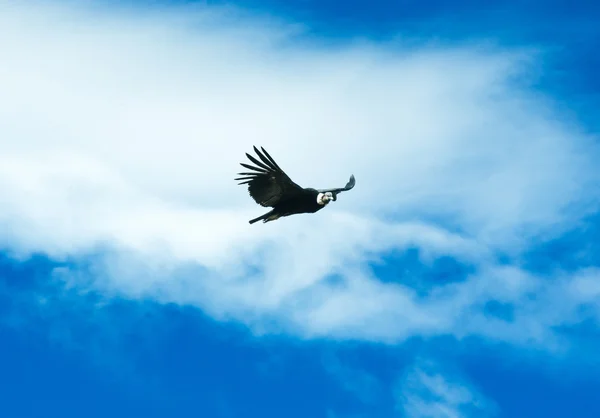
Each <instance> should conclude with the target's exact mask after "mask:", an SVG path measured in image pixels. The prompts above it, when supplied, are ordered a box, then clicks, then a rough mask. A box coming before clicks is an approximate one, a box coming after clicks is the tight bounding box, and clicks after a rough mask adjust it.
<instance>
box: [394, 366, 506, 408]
mask: <svg viewBox="0 0 600 418" xmlns="http://www.w3.org/2000/svg"><path fill="white" fill-rule="evenodd" d="M396 399H397V402H398V404H397V408H398V409H399V410H400V411H402V412H403V414H402V415H401V416H403V417H406V418H438V417H439V418H462V417H471V416H473V417H475V416H476V417H490V416H494V415H495V414H496V412H497V411H498V409H497V406H496V405H495V403H494V402H493V401H491V400H489V399H487V398H486V397H484V396H483V395H482V394H480V393H478V392H477V391H476V390H475V388H473V387H471V385H470V384H468V383H467V382H465V381H464V379H461V378H459V377H458V376H454V377H453V378H449V377H448V375H447V373H442V372H441V371H440V370H439V366H438V365H435V364H434V363H432V362H425V361H422V360H419V361H417V362H416V364H415V365H414V367H411V368H410V369H409V370H408V371H407V372H406V373H405V376H404V377H403V378H402V379H401V381H400V382H399V383H398V389H397V393H396Z"/></svg>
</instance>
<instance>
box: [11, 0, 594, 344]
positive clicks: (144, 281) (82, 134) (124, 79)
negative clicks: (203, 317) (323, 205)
mask: <svg viewBox="0 0 600 418" xmlns="http://www.w3.org/2000/svg"><path fill="white" fill-rule="evenodd" d="M300 29H301V27H299V26H294V25H292V26H288V25H286V24H284V23H281V22H274V21H269V20H266V19H261V18H258V17H256V16H252V15H244V14H241V13H238V12H237V11H233V10H232V9H217V8H208V9H205V8H194V9H190V10H186V9H183V10H175V11H168V10H166V9H165V10H158V9H157V10H152V11H150V12H146V13H144V14H142V13H141V12H138V11H137V10H135V9H131V10H128V11H124V10H117V9H107V8H102V7H95V8H89V9H88V6H81V5H80V6H79V7H78V8H76V7H75V6H72V5H71V6H69V7H67V6H66V3H65V6H64V7H63V6H59V5H57V4H54V5H48V4H45V3H44V4H42V3H38V4H34V3H32V2H28V3H27V4H25V3H24V2H21V3H15V2H10V1H9V2H7V1H1V2H0V50H1V51H2V61H3V65H2V66H0V92H1V94H0V114H2V115H3V117H2V118H1V119H0V132H2V136H1V137H0V146H1V147H2V152H1V153H0V224H1V225H2V227H3V230H4V231H5V233H3V234H2V238H1V239H2V240H3V242H2V244H3V245H4V246H5V247H7V248H9V249H11V250H13V251H20V252H23V253H27V252H29V251H44V252H46V253H48V254H50V255H51V256H54V257H62V256H66V255H71V256H77V255H82V254H84V255H85V254H90V253H94V252H95V251H97V250H98V249H99V248H102V249H103V250H107V252H106V253H105V254H104V256H103V257H100V258H99V262H98V266H97V267H98V270H97V274H96V280H97V281H96V286H98V288H99V289H102V290H104V291H107V292H108V291H116V292H120V293H123V294H125V295H127V296H129V297H139V296H143V295H151V296H152V297H155V298H158V299H159V300H162V301H174V302H177V303H187V304H192V305H195V306H198V307H199V308H202V309H204V310H206V311H207V312H208V313H209V314H211V315H213V316H214V317H217V318H233V319H235V320H239V321H243V322H246V323H248V324H250V325H252V327H253V328H254V330H255V331H256V332H268V331H269V330H271V329H272V327H275V328H277V329H279V328H280V327H284V329H285V330H287V331H290V332H296V333H299V334H301V335H305V336H332V337H339V338H347V337H351V338H368V339H374V340H384V341H395V340H398V339H402V338H405V337H407V336H410V335H413V334H415V333H417V334H431V333H433V334H436V333H448V332H450V333H455V334H456V335H462V333H467V334H476V335H484V336H490V337H493V338H500V339H510V340H516V341H523V340H528V339H529V338H530V332H531V331H532V330H533V329H534V328H536V329H537V328H539V333H540V335H546V334H545V333H548V332H550V330H549V329H548V328H547V324H548V322H547V321H546V322H545V321H543V320H542V319H543V315H542V316H539V317H536V318H534V319H531V320H530V321H533V322H531V323H530V322H528V321H529V320H523V321H522V322H519V321H517V322H516V324H517V325H514V324H513V325H510V324H509V325H506V324H504V323H498V324H495V322H493V321H492V320H490V319H489V318H486V317H485V316H482V315H479V316H478V315H476V314H481V309H480V306H481V305H482V304H483V303H485V301H486V300H489V299H493V298H504V299H506V300H508V301H509V302H515V303H519V302H520V301H522V300H525V298H526V294H527V291H528V290H527V289H530V288H531V287H533V288H536V289H539V288H540V287H539V286H540V284H539V280H537V279H536V278H535V277H531V275H530V274H528V273H527V272H523V271H520V270H519V269H518V268H512V269H504V268H500V267H497V266H495V265H494V255H495V254H496V252H498V251H502V252H504V253H508V254H509V255H510V254H512V255H518V254H519V253H520V251H521V250H523V249H526V248H527V247H528V245H529V243H530V239H532V238H533V237H538V236H544V235H545V234H546V235H547V234H549V235H552V234H557V233H559V232H560V231H562V230H563V229H565V228H568V227H569V226H571V225H573V223H574V222H576V221H577V220H579V219H580V218H581V217H582V216H583V215H584V214H585V213H586V212H587V211H590V210H594V209H595V208H596V203H597V197H598V194H597V192H596V186H595V184H597V181H598V177H599V176H600V173H599V172H598V170H596V169H595V160H596V158H597V156H598V150H597V149H596V147H595V145H594V143H593V139H594V138H590V137H587V136H585V135H584V134H583V133H582V132H580V131H579V130H578V129H577V127H576V126H573V125H572V124H570V123H568V122H567V121H563V120H561V117H560V114H559V113H558V111H556V110H555V109H553V107H552V104H551V103H550V102H548V101H546V100H545V99H544V98H543V97H541V96H540V95H538V94H537V93H534V92H529V91H528V90H527V89H526V88H525V87H523V86H520V85H518V84H517V83H514V82H513V77H514V76H515V75H516V74H517V75H518V74H519V72H520V71H526V69H527V63H528V62H529V60H531V59H533V57H534V55H530V53H529V52H528V51H508V50H503V49H501V48H495V49H492V48H488V49H486V48H481V47H480V46H478V45H465V46H460V47H440V48H432V47H423V48H405V47H403V46H402V45H376V44H369V43H352V42H350V43H349V44H348V45H346V46H343V47H339V48H337V49H334V48H332V47H327V46H323V45H321V44H319V42H318V41H316V40H313V39H310V37H303V36H302V32H301V31H299V30H300ZM254 144H256V145H262V146H264V147H265V148H266V149H267V150H269V152H270V153H271V154H272V155H273V156H274V158H275V159H276V160H277V161H278V162H279V163H280V165H281V166H283V167H284V169H286V171H287V172H288V174H290V175H291V176H292V178H294V179H295V180H296V181H297V182H298V183H300V184H302V185H305V186H315V187H333V186H336V185H343V184H345V182H346V181H347V179H348V176H349V175H350V174H351V173H354V174H355V175H356V178H357V185H356V187H355V188H354V190H352V191H351V192H348V193H344V194H343V195H341V196H340V199H339V200H338V201H337V202H335V204H333V205H332V207H331V208H328V209H327V210H326V211H323V212H321V213H319V214H316V215H311V216H308V215H306V216H297V217H291V218H287V219H282V220H279V221H277V222H274V223H271V224H267V225H262V224H258V225H248V223H247V221H248V219H250V218H252V217H255V216H257V215H259V214H262V213H263V212H265V210H264V209H263V208H261V207H259V206H257V205H255V204H254V203H253V202H252V201H251V199H250V198H249V197H248V194H247V192H246V191H245V190H244V189H243V188H241V187H240V186H237V184H236V182H235V181H234V180H233V178H234V177H235V174H236V173H237V172H238V171H240V169H241V167H240V166H239V165H238V163H239V162H241V161H243V160H244V158H245V157H244V153H245V152H249V151H251V147H252V145H254ZM409 245H415V246H418V247H419V248H421V249H422V250H423V251H424V253H425V256H426V257H429V258H435V257H437V256H439V255H452V256H454V257H456V258H458V259H460V260H463V261H468V262H472V263H476V264H478V265H479V266H480V267H481V270H480V272H479V273H478V274H477V275H475V276H474V277H473V278H471V279H469V280H468V281H466V282H464V283H460V284H458V285H453V286H449V287H444V288H440V289H438V290H437V291H436V292H434V293H433V294H432V295H431V296H428V297H420V296H418V295H416V294H415V293H414V292H413V291H412V290H411V289H410V288H408V287H405V286H402V285H392V284H385V283H382V282H379V281H378V280H377V278H375V277H373V275H372V273H371V272H370V270H369V269H368V262H369V261H372V260H375V259H377V257H379V255H380V254H381V253H383V252H386V251H391V250H393V249H403V248H406V247H407V246H409ZM332 275H337V276H339V277H340V278H341V284H332V283H331V282H330V281H327V280H326V279H327V278H328V277H329V276H332ZM536 286H538V287H536ZM528 306H529V305H528ZM535 306H538V305H535ZM535 306H534V308H535ZM534 308H532V309H534ZM471 314H473V315H471ZM465 318H469V320H468V321H466V322H465ZM540 318H542V319H540ZM478 321H482V322H481V323H479V322H478ZM490 324H492V325H493V324H495V325H494V326H493V327H490ZM515 326H518V330H519V332H516V331H515V328H514V327H515ZM506 327H510V328H508V329H509V330H510V332H508V331H507V330H506ZM521 337H522V338H521Z"/></svg>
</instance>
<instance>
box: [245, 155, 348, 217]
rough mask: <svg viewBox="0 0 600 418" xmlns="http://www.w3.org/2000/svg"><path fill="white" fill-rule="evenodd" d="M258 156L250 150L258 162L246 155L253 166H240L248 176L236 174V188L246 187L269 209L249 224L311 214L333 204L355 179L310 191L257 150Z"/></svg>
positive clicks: (251, 194) (257, 200) (256, 200)
mask: <svg viewBox="0 0 600 418" xmlns="http://www.w3.org/2000/svg"><path fill="white" fill-rule="evenodd" d="M261 150H262V153H261V152H260V151H259V150H258V149H257V148H256V147H254V151H255V152H256V154H257V155H258V157H259V158H260V159H261V161H262V162H261V161H258V160H257V159H256V158H255V157H253V156H252V155H250V154H248V153H246V156H247V157H248V158H249V159H250V161H252V162H253V163H254V164H255V165H256V166H252V165H249V164H244V163H240V165H241V166H242V167H245V168H248V169H250V170H252V172H250V173H238V175H241V176H243V177H238V178H236V179H235V180H241V182H240V183H238V184H240V185H243V184H247V185H248V193H250V196H251V197H252V198H253V199H254V201H255V202H256V203H258V204H259V205H261V206H265V207H272V208H273V209H272V210H271V211H269V212H267V213H265V214H264V215H261V216H259V217H258V218H254V219H251V220H250V221H249V222H250V223H251V224H253V223H254V222H258V221H261V220H262V221H263V223H266V222H269V221H274V220H276V219H279V218H281V217H282V216H289V215H295V214H299V213H315V212H317V211H319V210H321V209H323V208H324V207H325V206H327V204H328V203H329V202H330V201H332V200H333V201H336V200H337V195H338V193H341V192H344V191H346V190H350V189H352V188H353V187H354V184H355V183H356V180H354V175H351V176H350V180H349V181H348V183H347V184H346V186H344V187H340V188H337V189H323V190H317V189H313V188H302V187H300V186H298V185H297V184H296V183H294V182H293V181H292V179H290V178H289V177H288V175H287V174H285V173H284V172H283V170H282V169H281V168H279V166H278V165H277V163H276V162H275V160H274V159H273V158H272V157H271V156H270V155H269V153H268V152H267V151H266V150H265V149H264V148H263V147H261Z"/></svg>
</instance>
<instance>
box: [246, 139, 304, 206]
mask: <svg viewBox="0 0 600 418" xmlns="http://www.w3.org/2000/svg"><path fill="white" fill-rule="evenodd" d="M261 150H262V153H261V152H260V151H259V150H258V149H257V148H256V147H254V152H256V154H257V155H258V157H259V158H260V159H261V161H262V162H261V161H259V160H257V159H256V158H254V157H253V156H252V155H250V154H248V153H246V156H247V157H248V159H249V160H250V161H252V162H253V163H254V164H255V165H256V166H252V165H250V164H245V163H240V165H241V166H242V167H245V168H247V169H250V170H252V172H249V173H248V172H246V173H238V175H240V176H243V177H237V178H236V179H235V180H240V183H238V184H241V185H243V184H248V193H250V196H251V197H252V198H253V199H254V201H255V202H256V203H258V204H259V205H261V206H271V207H272V206H273V205H276V204H277V203H279V202H281V201H284V200H286V199H288V198H289V197H292V196H296V195H298V194H301V193H303V192H304V189H303V188H302V187H300V186H299V185H297V184H296V183H294V182H293V181H292V179H290V178H289V176H288V175H287V174H286V173H285V172H284V171H283V170H282V169H281V168H280V167H279V166H278V165H277V163H276V162H275V160H274V159H273V157H271V156H270V155H269V153H268V152H267V151H266V150H265V149H264V148H263V147H261Z"/></svg>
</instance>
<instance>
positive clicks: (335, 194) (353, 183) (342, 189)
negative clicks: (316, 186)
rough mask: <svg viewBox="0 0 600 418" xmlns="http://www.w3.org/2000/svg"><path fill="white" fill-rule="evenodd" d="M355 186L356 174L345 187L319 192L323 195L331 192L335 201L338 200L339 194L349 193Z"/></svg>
mask: <svg viewBox="0 0 600 418" xmlns="http://www.w3.org/2000/svg"><path fill="white" fill-rule="evenodd" d="M355 184H356V179H355V178H354V174H352V175H351V176H350V180H348V183H346V185H345V186H344V187H338V188H337V189H321V190H318V191H319V192H321V193H326V192H331V194H332V195H333V200H337V195H338V193H341V192H347V191H348V190H350V189H352V188H353V187H354V185H355Z"/></svg>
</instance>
